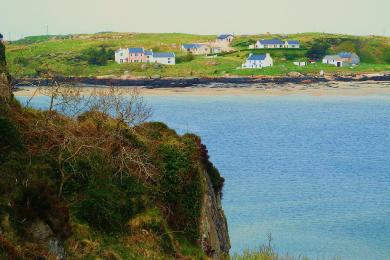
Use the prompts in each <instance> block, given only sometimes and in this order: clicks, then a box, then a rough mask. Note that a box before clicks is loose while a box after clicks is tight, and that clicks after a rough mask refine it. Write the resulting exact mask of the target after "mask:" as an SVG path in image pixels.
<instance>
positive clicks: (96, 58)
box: [79, 47, 114, 66]
mask: <svg viewBox="0 0 390 260" xmlns="http://www.w3.org/2000/svg"><path fill="white" fill-rule="evenodd" d="M79 58H80V59H81V60H84V61H87V62H88V63H89V64H91V65H99V66H102V65H106V64H107V61H108V60H113V59H114V51H112V50H108V49H106V48H105V47H99V48H89V49H87V50H85V51H83V52H82V54H81V56H80V57H79Z"/></svg>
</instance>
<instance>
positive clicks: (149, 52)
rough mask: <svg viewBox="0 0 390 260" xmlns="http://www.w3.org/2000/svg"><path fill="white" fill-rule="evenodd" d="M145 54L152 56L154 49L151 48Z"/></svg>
mask: <svg viewBox="0 0 390 260" xmlns="http://www.w3.org/2000/svg"><path fill="white" fill-rule="evenodd" d="M145 55H148V56H151V55H153V51H152V50H150V51H145Z"/></svg>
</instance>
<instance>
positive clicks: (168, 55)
mask: <svg viewBox="0 0 390 260" xmlns="http://www.w3.org/2000/svg"><path fill="white" fill-rule="evenodd" d="M153 57H155V58H174V57H175V54H174V53H173V52H155V53H153Z"/></svg>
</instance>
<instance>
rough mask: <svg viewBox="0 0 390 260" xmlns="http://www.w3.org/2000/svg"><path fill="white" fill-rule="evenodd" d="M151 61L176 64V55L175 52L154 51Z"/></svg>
mask: <svg viewBox="0 0 390 260" xmlns="http://www.w3.org/2000/svg"><path fill="white" fill-rule="evenodd" d="M149 62H153V63H159V64H164V65H175V64H176V56H175V53H173V52H154V53H153V54H152V56H151V58H150V59H149Z"/></svg>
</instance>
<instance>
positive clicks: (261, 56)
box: [248, 54, 267, 60]
mask: <svg viewBox="0 0 390 260" xmlns="http://www.w3.org/2000/svg"><path fill="white" fill-rule="evenodd" d="M266 57H267V55H266V54H252V55H251V56H249V58H248V60H265V58H266Z"/></svg>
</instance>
